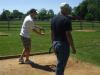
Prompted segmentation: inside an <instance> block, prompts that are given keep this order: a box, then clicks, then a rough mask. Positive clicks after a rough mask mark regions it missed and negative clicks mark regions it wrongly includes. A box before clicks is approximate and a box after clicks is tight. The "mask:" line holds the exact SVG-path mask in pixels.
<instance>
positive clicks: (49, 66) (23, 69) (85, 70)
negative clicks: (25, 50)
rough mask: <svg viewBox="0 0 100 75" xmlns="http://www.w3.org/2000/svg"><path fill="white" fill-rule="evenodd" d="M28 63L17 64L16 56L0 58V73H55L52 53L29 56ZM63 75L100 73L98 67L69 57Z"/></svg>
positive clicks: (27, 74) (53, 74)
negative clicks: (29, 60)
mask: <svg viewBox="0 0 100 75" xmlns="http://www.w3.org/2000/svg"><path fill="white" fill-rule="evenodd" d="M30 59H31V61H32V62H31V63H30V64H19V63H18V58H14V59H6V60H0V75H55V72H54V71H55V65H56V57H55V55H54V54H50V55H48V54H46V55H36V56H31V57H30ZM65 75H100V67H97V66H94V65H91V64H89V63H83V62H80V61H78V62H77V61H76V60H75V59H72V58H69V61H68V65H67V66H66V70H65Z"/></svg>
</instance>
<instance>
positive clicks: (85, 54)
mask: <svg viewBox="0 0 100 75" xmlns="http://www.w3.org/2000/svg"><path fill="white" fill-rule="evenodd" d="M41 24H42V23H41ZM0 32H5V33H8V34H9V35H8V36H0V56H6V55H17V54H21V52H22V43H21V40H20V36H19V33H20V29H18V30H10V31H8V30H0ZM72 34H73V38H74V43H75V46H76V49H77V54H76V57H77V58H78V59H79V60H82V61H86V62H90V63H92V64H95V65H98V66H100V32H99V31H96V32H78V31H73V32H72ZM31 38H32V51H31V52H32V53H37V52H47V51H48V49H49V48H50V46H51V39H50V30H46V34H45V36H40V35H37V34H36V33H34V32H32V33H31Z"/></svg>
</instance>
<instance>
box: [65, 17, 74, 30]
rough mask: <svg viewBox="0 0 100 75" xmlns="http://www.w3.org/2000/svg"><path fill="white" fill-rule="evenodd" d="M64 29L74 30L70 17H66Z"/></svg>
mask: <svg viewBox="0 0 100 75" xmlns="http://www.w3.org/2000/svg"><path fill="white" fill-rule="evenodd" d="M64 30H65V31H72V23H71V20H70V19H66V20H65V22H64Z"/></svg>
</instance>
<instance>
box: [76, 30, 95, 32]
mask: <svg viewBox="0 0 100 75" xmlns="http://www.w3.org/2000/svg"><path fill="white" fill-rule="evenodd" d="M75 31H79V32H96V30H75Z"/></svg>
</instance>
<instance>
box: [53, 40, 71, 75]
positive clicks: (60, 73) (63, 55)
mask: <svg viewBox="0 0 100 75" xmlns="http://www.w3.org/2000/svg"><path fill="white" fill-rule="evenodd" d="M53 47H54V50H55V55H56V57H57V61H58V63H57V67H56V75H64V70H65V66H66V64H67V61H68V58H69V54H70V48H69V46H67V44H66V42H61V41H54V42H53Z"/></svg>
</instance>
